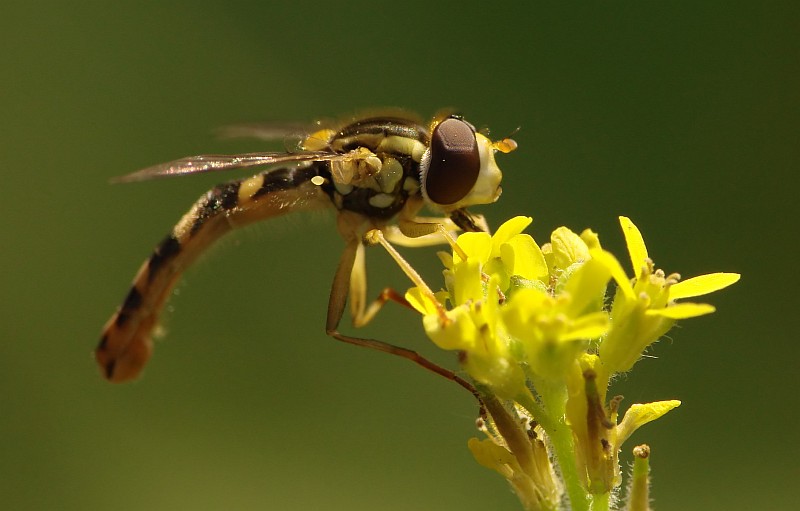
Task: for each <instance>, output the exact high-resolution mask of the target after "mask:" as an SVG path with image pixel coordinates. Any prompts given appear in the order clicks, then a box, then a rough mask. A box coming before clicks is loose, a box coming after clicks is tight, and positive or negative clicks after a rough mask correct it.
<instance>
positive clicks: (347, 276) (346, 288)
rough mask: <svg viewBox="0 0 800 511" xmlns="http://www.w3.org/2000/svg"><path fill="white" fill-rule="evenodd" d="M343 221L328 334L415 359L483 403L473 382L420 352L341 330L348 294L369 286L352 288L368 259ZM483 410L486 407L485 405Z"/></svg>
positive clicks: (362, 274)
mask: <svg viewBox="0 0 800 511" xmlns="http://www.w3.org/2000/svg"><path fill="white" fill-rule="evenodd" d="M342 223H343V222H340V230H342V231H343V232H342V235H343V237H344V238H345V242H346V246H345V249H344V252H343V253H342V258H341V259H340V260H339V266H338V268H337V269H336V275H334V278H333V285H332V286H331V296H330V300H329V302H328V316H327V321H326V325H325V331H326V333H327V334H328V335H329V336H331V337H333V338H334V339H336V340H338V341H342V342H345V343H348V344H353V345H356V346H363V347H365V348H370V349H374V350H377V351H382V352H384V353H390V354H392V355H396V356H398V357H402V358H405V359H406V360H410V361H411V362H414V363H415V364H417V365H420V366H422V367H424V368H425V369H427V370H429V371H432V372H434V373H436V374H438V375H440V376H443V377H445V378H447V379H448V380H451V381H453V382H455V383H456V384H458V385H460V386H461V387H463V388H464V389H466V390H467V391H469V392H470V394H472V395H473V396H475V398H476V399H477V400H478V402H479V403H481V398H480V395H479V394H478V391H477V390H476V389H475V387H474V386H473V385H472V384H471V383H470V382H468V381H467V380H465V379H464V378H462V377H460V376H459V375H457V374H456V373H455V372H453V371H451V370H449V369H446V368H444V367H442V366H440V365H438V364H436V363H434V362H431V361H430V360H428V359H427V358H425V357H423V356H422V355H420V354H419V353H417V352H416V351H413V350H410V349H407V348H402V347H400V346H395V345H394V344H389V343H387V342H383V341H378V340H376V339H366V338H362V337H353V336H349V335H344V334H342V333H341V332H339V330H338V328H339V323H340V322H341V320H342V316H343V315H344V308H345V302H346V301H347V296H348V294H350V293H352V292H354V291H355V292H356V293H362V290H366V286H361V285H360V284H359V285H358V286H356V287H351V282H352V281H354V280H355V281H364V282H365V281H366V277H365V274H366V268H365V264H364V258H363V257H361V258H359V257H358V252H359V250H363V245H362V241H361V238H360V237H358V236H357V235H356V231H355V229H353V230H351V231H350V232H349V233H348V232H345V231H344V230H343V229H342V228H341V227H342ZM351 300H353V301H359V300H360V302H361V303H363V302H364V300H365V299H364V297H363V296H358V297H354V296H352V294H351ZM375 312H377V311H375ZM373 315H374V313H373ZM481 410H483V408H482V404H481Z"/></svg>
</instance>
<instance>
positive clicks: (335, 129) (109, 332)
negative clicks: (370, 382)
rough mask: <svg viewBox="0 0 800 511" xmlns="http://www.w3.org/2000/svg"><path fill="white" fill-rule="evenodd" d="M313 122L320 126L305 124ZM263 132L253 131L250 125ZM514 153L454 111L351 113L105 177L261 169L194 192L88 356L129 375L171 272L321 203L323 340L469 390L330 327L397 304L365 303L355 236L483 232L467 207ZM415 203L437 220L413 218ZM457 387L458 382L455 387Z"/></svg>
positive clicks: (408, 238) (430, 238) (490, 195)
mask: <svg viewBox="0 0 800 511" xmlns="http://www.w3.org/2000/svg"><path fill="white" fill-rule="evenodd" d="M317 127H318V128H320V126H317ZM262 128H263V129H262ZM234 131H235V134H237V135H250V136H255V137H257V138H272V139H274V138H277V137H276V136H275V135H276V133H275V130H274V129H272V128H270V127H269V126H266V125H265V126H258V125H255V126H242V127H239V129H236V130H234ZM514 148H516V143H515V142H514V141H513V140H511V139H503V140H500V141H498V142H492V141H490V140H489V138H487V137H486V136H485V135H483V134H482V133H480V132H478V131H476V130H475V128H474V127H473V126H472V124H470V123H468V122H467V121H465V120H464V119H463V118H461V117H460V116H456V115H439V116H437V117H435V118H434V119H433V121H432V122H431V123H430V124H429V125H428V126H425V125H422V124H421V123H420V122H419V121H418V120H417V119H415V118H413V117H411V116H409V115H407V114H397V113H393V114H392V115H388V116H375V117H366V118H356V119H352V120H351V121H350V122H347V123H343V124H340V125H332V126H330V127H322V129H317V130H316V131H315V132H313V133H311V134H308V135H306V136H304V137H303V138H302V139H301V141H300V143H299V144H298V150H297V151H293V152H258V153H246V154H235V155H200V156H191V157H187V158H181V159H179V160H175V161H171V162H168V163H164V164H160V165H155V166H153V167H149V168H146V169H143V170H140V171H138V172H134V173H133V174H129V175H127V176H124V177H121V178H118V179H117V181H121V182H130V181H140V180H145V179H150V178H155V177H161V176H180V175H186V174H195V173H200V172H210V171H218V170H228V169H239V168H247V167H272V166H275V165H278V164H285V165H284V166H283V167H279V168H271V169H268V170H265V171H263V172H260V173H258V174H256V175H254V176H252V177H248V178H244V179H239V180H235V181H230V182H228V183H225V184H221V185H218V186H216V187H214V188H213V189H211V190H210V191H209V192H207V193H206V194H205V195H203V196H202V197H200V199H198V200H197V202H195V203H194V205H193V206H192V207H191V208H190V209H189V211H188V212H187V213H186V214H185V215H184V216H183V218H181V219H180V220H179V221H178V223H177V224H176V225H175V227H174V228H173V229H172V231H171V232H170V233H169V234H168V235H167V236H166V237H165V238H164V239H163V240H162V241H161V243H159V244H158V246H157V247H156V248H155V250H154V252H153V253H152V255H151V256H150V257H149V258H148V259H147V260H146V261H145V262H144V264H143V265H142V266H141V268H140V269H139V272H138V273H137V274H136V277H135V278H134V281H133V285H132V286H131V289H130V291H129V292H128V295H127V296H126V298H125V299H124V301H123V303H122V305H121V306H120V307H119V308H118V309H117V311H116V312H115V313H114V314H113V316H112V317H111V318H110V319H109V320H108V322H107V323H106V324H105V326H104V327H103V333H102V337H101V340H100V343H99V344H98V346H97V349H96V350H95V358H96V360H97V363H98V364H99V365H100V368H101V370H102V372H103V375H104V376H105V377H106V378H107V379H108V380H110V381H112V382H124V381H127V380H131V379H133V378H135V377H137V376H138V375H139V373H140V371H141V370H142V368H143V366H144V365H145V363H146V362H147V360H148V359H149V358H150V355H151V353H152V349H153V344H152V340H151V337H152V334H153V331H154V329H155V327H156V326H157V323H158V318H159V315H160V313H161V310H162V309H163V308H164V304H165V302H166V300H167V298H168V297H169V295H170V293H171V290H172V288H173V286H174V285H175V284H176V282H177V280H178V279H179V277H180V276H181V274H182V273H183V271H184V270H185V269H186V268H187V267H188V266H189V265H190V264H191V263H192V262H193V261H194V260H195V259H196V258H197V257H198V256H199V255H200V254H201V253H202V252H203V251H204V250H205V249H206V248H207V247H209V246H210V245H211V244H212V243H214V242H215V241H216V240H217V239H219V238H220V237H221V236H222V235H224V234H226V233H227V232H229V231H231V230H233V229H235V228H238V227H241V226H244V225H247V224H250V223H253V222H257V221H261V220H266V219H269V218H273V217H277V216H279V215H284V214H287V213H293V212H295V211H302V210H310V209H314V208H332V209H333V210H335V211H336V212H337V227H338V231H339V233H340V234H341V236H342V238H344V241H345V248H344V252H343V254H342V256H341V259H340V261H339V265H338V268H337V270H336V274H335V276H334V279H333V285H332V289H331V294H330V299H329V303H328V313H327V320H326V332H327V334H328V335H330V336H332V337H333V338H335V339H338V340H340V341H343V342H347V343H350V344H356V345H361V346H367V347H370V348H373V349H377V350H380V351H386V352H389V353H393V354H395V355H399V356H402V357H404V358H407V359H410V360H412V361H414V362H416V363H418V364H420V365H422V366H424V367H426V368H427V369H430V370H432V371H434V372H437V373H439V374H443V375H444V376H446V377H448V378H450V379H453V380H456V381H457V382H458V383H460V384H461V385H462V386H465V387H467V388H471V386H469V384H468V383H466V382H464V381H463V380H461V379H460V378H459V377H458V376H456V375H454V374H453V373H452V372H450V371H448V370H447V369H444V368H442V367H439V366H437V365H435V364H433V363H432V362H429V361H428V360H426V359H424V358H422V357H421V356H420V355H418V354H417V353H416V352H413V351H410V350H407V349H405V348H400V347H397V346H394V345H391V344H387V343H384V342H381V341H376V340H373V339H361V338H357V337H351V336H346V335H343V334H341V333H339V331H338V326H339V323H340V321H341V318H342V316H343V314H344V310H345V304H346V302H347V299H348V295H349V299H350V309H351V314H352V316H353V323H354V324H355V326H360V325H363V324H365V323H367V322H368V321H369V320H370V319H371V318H372V317H373V316H374V315H375V313H377V311H378V310H379V309H380V307H381V306H382V305H383V303H385V302H386V301H387V300H390V299H394V300H396V301H399V302H401V303H402V302H403V301H404V300H403V298H402V296H401V295H399V294H397V293H394V292H393V291H391V290H390V289H386V290H384V292H383V293H381V295H380V297H379V298H378V299H377V300H376V301H375V302H373V303H372V304H370V305H369V306H368V305H367V301H366V277H365V275H366V272H365V261H364V244H365V243H364V240H363V236H364V233H365V232H367V231H368V230H371V229H379V230H381V231H382V232H383V233H384V235H385V236H386V238H387V239H389V240H391V241H392V242H394V243H396V244H399V245H403V246H424V245H431V244H434V243H442V242H443V241H444V238H443V236H442V233H441V232H440V231H439V230H440V229H442V227H440V226H444V228H445V229H447V230H455V229H462V230H465V231H477V230H484V229H482V227H481V226H482V225H484V222H483V220H482V218H481V217H477V216H476V217H473V216H472V215H470V214H469V213H468V212H467V211H466V209H465V208H466V207H467V206H472V205H477V204H489V203H492V202H494V201H496V200H497V198H498V197H499V195H500V192H501V188H500V181H501V178H502V174H501V172H500V169H499V168H498V167H497V164H496V163H495V158H494V154H495V152H496V151H501V152H510V151H512V150H513V149H514ZM423 207H427V208H428V209H429V210H431V211H433V212H436V213H438V214H441V215H442V216H441V217H436V218H433V217H418V216H417V215H418V213H419V212H420V211H421V210H422V208H423ZM465 384H466V385H465Z"/></svg>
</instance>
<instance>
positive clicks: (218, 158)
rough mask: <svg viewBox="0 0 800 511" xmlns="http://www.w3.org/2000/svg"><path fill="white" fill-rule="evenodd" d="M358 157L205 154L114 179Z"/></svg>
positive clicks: (311, 153) (125, 180) (350, 154)
mask: <svg viewBox="0 0 800 511" xmlns="http://www.w3.org/2000/svg"><path fill="white" fill-rule="evenodd" d="M354 156H355V152H354V151H351V152H348V153H332V152H327V151H308V152H301V153H243V154H230V155H227V154H201V155H197V156H188V157H186V158H181V159H179V160H173V161H170V162H167V163H161V164H159V165H153V166H152V167H147V168H146V169H142V170H138V171H136V172H134V173H132V174H128V175H125V176H120V177H116V178H114V179H112V182H114V183H131V182H134V181H144V180H147V179H153V178H158V177H169V176H184V175H187V174H199V173H201V172H212V171H214V172H215V171H218V170H233V169H241V168H246V167H259V166H267V165H275V164H279V163H297V162H305V161H346V160H350V159H352V158H353V157H354Z"/></svg>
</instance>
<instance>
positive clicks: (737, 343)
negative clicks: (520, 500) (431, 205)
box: [0, 0, 800, 511]
mask: <svg viewBox="0 0 800 511" xmlns="http://www.w3.org/2000/svg"><path fill="white" fill-rule="evenodd" d="M321 5H322V4H318V3H315V2H309V3H306V2H286V3H280V4H277V3H276V4H275V5H270V4H268V3H261V2H255V1H227V2H214V1H202V2H174V1H173V2H158V3H156V2H147V3H145V2H142V3H137V4H134V3H132V2H131V3H130V4H129V5H124V4H114V3H111V2H82V3H80V4H79V5H78V4H76V5H68V3H67V2H56V1H49V2H48V1H42V2H16V1H11V2H9V1H8V0H7V1H6V2H4V5H3V7H2V13H0V41H2V48H3V50H2V52H0V66H2V67H1V69H2V71H0V83H1V84H2V85H1V86H0V123H1V124H2V126H3V130H2V131H3V133H2V136H0V169H1V170H0V172H2V189H3V194H2V208H3V211H2V215H0V233H1V234H2V250H0V268H2V270H0V271H2V284H0V285H1V286H2V288H1V290H0V385H1V388H2V396H1V397H0V508H2V509H9V510H11V509H13V510H50V509H59V510H105V509H113V510H117V511H126V510H174V509H191V510H221V509H237V510H251V509H381V510H406V509H419V510H423V509H425V510H427V509H430V510H441V509H454V510H455V509H458V510H467V509H498V510H499V509H503V510H506V509H507V510H513V509H518V504H517V502H516V500H515V497H514V496H513V495H512V494H511V493H510V492H509V491H508V489H507V487H506V483H505V482H504V481H503V480H502V479H501V478H500V477H498V476H497V475H496V474H493V473H490V472H489V471H487V470H486V469H484V468H482V467H480V466H478V465H477V464H476V463H474V462H473V461H472V459H471V455H470V454H469V452H468V450H467V448H466V441H467V439H468V438H469V437H470V436H472V435H474V434H475V432H474V415H475V411H476V410H475V405H474V403H473V402H472V400H471V399H470V397H469V396H468V395H467V394H466V393H464V392H463V391H461V390H460V389H459V388H458V387H456V386H455V385H452V384H450V383H448V382H446V381H444V380H440V379H438V378H436V377H434V376H432V375H430V374H428V373H426V372H425V371H422V370H420V369H418V368H416V367H414V366H412V365H411V364H409V363H407V362H404V361H401V360H399V359H394V358H393V357H388V356H384V355H381V354H378V353H372V352H368V351H367V350H359V349H356V348H352V347H348V346H344V345H341V344H338V343H335V342H332V341H330V340H328V339H327V338H326V337H325V335H324V333H323V322H324V314H325V308H326V301H327V294H328V289H329V284H330V279H331V277H332V275H333V271H334V268H335V264H336V260H337V258H338V252H339V250H340V248H341V241H340V240H339V239H338V238H337V236H336V234H335V232H334V230H333V217H332V215H327V216H326V215H310V216H306V217H293V218H290V219H287V220H279V221H275V222H271V223H269V224H267V225H263V226H258V227H256V228H252V229H248V230H246V231H245V232H242V233H237V234H235V235H233V236H232V237H230V238H227V239H226V240H225V241H224V242H223V243H222V244H221V245H222V246H223V248H221V249H217V250H214V251H213V253H212V255H211V256H210V257H207V258H206V260H205V261H204V262H203V263H202V264H200V265H199V267H198V268H196V269H194V270H192V271H190V272H189V274H188V276H187V278H186V279H185V281H184V282H183V283H182V284H181V285H180V287H179V292H180V295H179V296H176V297H174V299H173V300H172V302H171V306H170V309H171V310H172V309H174V310H172V312H170V313H169V314H168V319H167V326H168V327H169V335H168V336H167V338H166V340H165V341H164V342H160V343H159V344H158V345H157V347H156V353H155V356H154V358H153V360H152V361H151V364H150V365H149V366H148V368H147V371H146V374H145V377H144V378H142V379H141V380H140V381H138V382H136V383H134V384H128V385H122V386H114V385H110V384H108V383H106V382H105V381H103V380H102V378H101V377H100V375H99V373H98V371H97V369H96V367H95V365H94V362H93V360H92V357H91V351H92V349H93V348H94V345H95V343H96V341H97V338H98V335H99V332H100V328H101V326H102V325H103V323H104V322H105V321H106V319H107V317H108V316H109V315H110V314H111V313H112V312H113V310H114V308H115V307H116V306H117V305H118V304H119V303H120V300H121V299H122V298H123V296H124V295H125V293H126V292H127V289H128V286H129V282H130V280H131V279H132V277H133V275H134V273H135V272H136V270H137V268H138V266H139V264H140V263H141V262H142V261H143V260H144V258H145V257H147V255H148V254H149V252H150V250H151V249H152V247H153V246H154V245H155V243H156V242H157V241H159V240H160V239H161V237H162V236H163V235H164V234H166V233H167V231H168V230H169V229H170V228H171V226H172V225H173V223H174V222H175V221H176V220H177V219H178V218H179V217H180V215H182V214H183V212H184V211H185V210H186V209H187V208H188V207H189V205H190V204H191V203H192V202H193V201H194V200H195V199H196V198H197V197H198V196H199V195H200V194H201V193H202V192H204V191H205V190H206V189H207V188H209V187H210V186H211V185H212V184H214V183H215V182H217V181H220V180H225V179H227V178H228V177H233V176H197V177H193V178H184V179H177V180H165V181H158V182H148V183H141V184H132V185H125V186H122V185H120V186H111V185H109V184H108V180H109V178H110V177H112V176H117V175H120V174H125V173H127V172H130V171H133V170H136V169H138V168H141V167H144V166H147V165H150V164H153V163H157V162H161V161H165V160H169V159H173V158H176V157H180V156H185V155H188V154H197V153H202V152H239V151H247V150H250V151H254V150H262V149H264V148H265V146H263V145H262V144H261V143H259V142H254V143H250V142H242V141H236V142H231V141H220V140H216V139H214V137H213V136H212V134H211V131H212V129H213V128H215V127H217V126H220V125H224V124H228V123H232V122H242V121H257V120H301V121H305V120H311V119H314V118H319V117H330V116H336V115H341V114H347V113H350V112H353V111H355V110H359V109H362V108H364V107H374V106H383V105H390V106H401V107H405V108H408V109H411V110H414V111H417V112H420V113H421V114H423V115H424V116H428V115H431V114H432V113H433V112H434V111H435V110H437V109H438V108H441V107H445V106H455V107H458V108H460V109H461V111H462V112H463V113H464V114H465V115H466V116H467V117H468V119H470V120H471V121H472V122H474V123H476V124H477V125H479V126H483V125H488V126H490V127H491V128H492V129H493V133H494V134H495V135H496V136H498V137H500V136H504V135H506V134H507V133H510V132H512V131H513V130H514V129H515V128H517V127H518V126H521V128H522V129H521V130H520V131H519V133H518V134H517V135H516V136H515V138H516V139H517V140H518V142H519V145H520V148H519V150H518V151H517V152H516V153H513V154H511V155H507V156H500V157H499V160H500V165H501V167H502V168H503V169H504V171H505V181H504V189H505V193H504V194H503V197H502V199H501V201H500V202H499V203H498V204H496V205H494V206H491V207H486V208H483V209H482V210H481V211H482V212H484V213H485V214H486V215H487V216H488V218H489V219H490V222H491V223H492V224H493V225H497V224H498V223H499V222H500V221H502V220H503V219H505V218H508V217H509V216H512V215H516V214H526V215H532V216H533V217H534V218H535V220H534V225H533V227H532V228H531V231H532V233H533V234H534V236H535V237H537V238H538V239H539V240H544V239H545V238H546V237H547V236H548V234H549V232H550V230H551V229H553V228H554V227H556V226H558V225H562V224H564V225H568V226H571V227H572V228H574V229H576V230H579V229H583V228H584V227H586V226H591V227H593V228H594V229H595V230H596V231H598V232H599V233H600V234H601V236H602V239H603V241H604V244H605V245H606V246H607V247H608V248H611V249H612V250H614V251H615V252H617V253H618V254H620V255H621V256H624V252H623V250H624V249H623V244H622V238H621V235H620V234H619V228H618V226H617V220H616V217H617V215H620V214H625V215H628V216H630V217H631V218H633V219H634V221H635V222H636V223H637V224H638V225H639V227H640V228H641V229H642V231H643V233H644V235H645V239H646V240H647V242H648V245H649V248H650V253H651V255H652V256H653V257H654V258H655V259H656V263H657V264H658V266H660V267H662V268H664V269H666V270H668V271H679V272H681V273H682V274H683V275H684V276H687V277H688V276H693V275H698V274H701V273H707V272H712V271H735V272H741V273H742V274H743V278H742V281H741V282H740V283H739V284H737V285H736V286H735V287H733V288H731V289H729V290H726V291H725V292H722V293H720V294H718V295H714V296H712V297H711V298H710V300H709V301H711V302H712V303H714V304H715V305H716V306H717V307H718V312H717V313H716V314H714V315H712V316H709V317H705V318H701V319H697V320H693V321H687V322H685V323H684V324H683V325H682V328H678V329H676V330H674V331H673V332H671V337H670V339H668V340H663V341H662V342H660V343H659V344H658V345H657V346H656V347H655V349H654V350H652V352H651V354H652V355H654V356H655V358H647V359H645V360H643V361H642V362H640V363H639V364H638V365H637V366H636V368H635V370H634V371H633V372H632V373H630V374H629V375H626V376H625V377H623V378H622V379H621V380H620V381H618V382H617V384H616V386H615V387H614V388H613V389H612V392H613V393H622V394H624V395H625V397H626V400H625V403H624V405H625V406H627V405H630V404H631V403H634V402H647V401H653V400H659V399H669V398H679V399H681V400H683V406H682V407H681V408H679V409H678V410H677V411H675V412H673V413H671V414H670V415H668V416H667V417H665V418H664V419H662V420H660V421H658V422H656V423H654V424H652V425H649V426H647V427H645V428H643V429H642V430H640V431H639V432H637V434H636V436H635V437H634V438H633V439H632V440H630V441H629V442H630V443H629V444H628V445H627V446H626V449H625V451H626V453H625V459H626V460H627V459H629V455H628V451H629V450H630V448H631V447H633V445H635V444H636V443H642V442H647V443H649V444H650V445H651V447H652V449H653V457H652V463H653V467H654V468H653V470H654V475H653V477H654V481H655V487H654V490H653V496H654V498H655V502H656V505H657V508H658V509H661V510H667V509H682V510H686V509H742V510H745V509H768V510H788V509H796V507H795V506H793V505H792V504H791V502H794V501H796V488H795V487H794V485H793V484H792V483H794V482H796V480H797V478H798V476H800V468H798V467H800V464H799V463H798V461H797V457H798V454H800V449H798V447H797V443H796V439H797V421H798V412H797V409H798V405H799V404H800V403H798V398H797V391H796V390H795V387H794V385H797V381H798V380H797V373H798V368H799V367H798V363H797V358H796V352H797V347H796V339H797V334H795V333H793V332H790V331H789V327H790V326H791V325H795V324H796V318H792V317H791V315H792V314H796V313H797V309H798V305H800V304H798V299H797V291H796V287H797V269H796V267H795V266H796V261H795V256H796V254H797V242H796V239H797V236H798V233H797V221H798V211H800V209H799V208H798V205H797V203H798V198H797V185H798V178H797V172H798V161H799V159H798V152H799V151H798V147H799V146H800V144H798V117H799V116H798V113H799V112H798V110H799V109H798V106H800V101H798V92H799V91H800V80H798V65H799V64H800V47H799V45H798V30H799V29H800V16H798V11H799V9H798V8H797V5H798V4H797V3H796V2H783V3H780V2H764V3H761V2H727V1H726V2H722V1H719V2H661V3H655V2H647V3H641V4H640V5H637V3H634V2H622V3H610V2H605V3H603V4H602V5H593V6H590V7H585V6H584V7H574V6H559V7H552V6H548V7H544V6H534V5H531V4H529V3H527V2H524V3H523V2H519V3H516V2H508V3H502V4H497V5H494V4H492V3H490V2H482V3H477V2H476V3H468V2H467V3H465V2H459V3H455V2H453V3H449V2H439V3H433V2H413V1H408V2H393V3H387V4H381V3H379V2H362V1H358V2H354V1H350V2H342V3H328V4H326V6H325V7H320V6H321ZM405 253H407V254H408V256H409V257H410V258H411V260H412V261H413V262H414V264H415V265H417V266H418V267H419V268H420V269H421V271H423V273H424V274H425V275H426V277H427V278H428V279H429V280H430V281H432V282H435V281H436V278H437V274H438V269H437V264H436V260H435V258H434V257H433V256H432V255H431V254H432V251H426V250H421V251H416V252H414V251H406V252H405ZM369 260H370V269H371V276H372V284H373V291H372V292H377V290H378V288H379V286H380V285H385V284H391V285H395V286H398V287H400V288H404V287H405V286H406V285H407V283H406V282H405V280H404V278H403V277H402V276H401V275H399V272H398V271H397V269H396V268H395V267H393V265H392V264H391V263H390V262H389V261H388V258H387V257H386V256H385V254H383V253H381V251H379V250H377V249H375V250H372V251H371V252H370V254H369ZM365 333H366V334H368V335H374V336H379V337H380V338H382V339H385V340H390V341H394V342H398V343H401V344H403V345H406V346H410V347H413V348H415V349H419V350H421V351H423V352H426V353H428V354H431V355H432V356H433V357H434V358H436V359H437V360H440V361H442V362H443V363H450V364H451V365H452V359H451V358H450V357H448V356H446V355H445V356H442V355H441V354H437V353H435V352H434V350H432V349H431V347H430V346H428V344H427V343H426V340H425V339H424V336H423V335H422V333H421V330H420V327H419V325H418V321H417V318H416V316H414V315H413V314H411V313H409V312H408V311H404V310H400V308H395V307H388V308H387V310H386V311H385V312H384V313H382V314H381V316H379V317H378V319H377V320H376V321H375V323H374V324H373V325H371V326H370V327H368V328H367V329H366V332H365Z"/></svg>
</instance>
